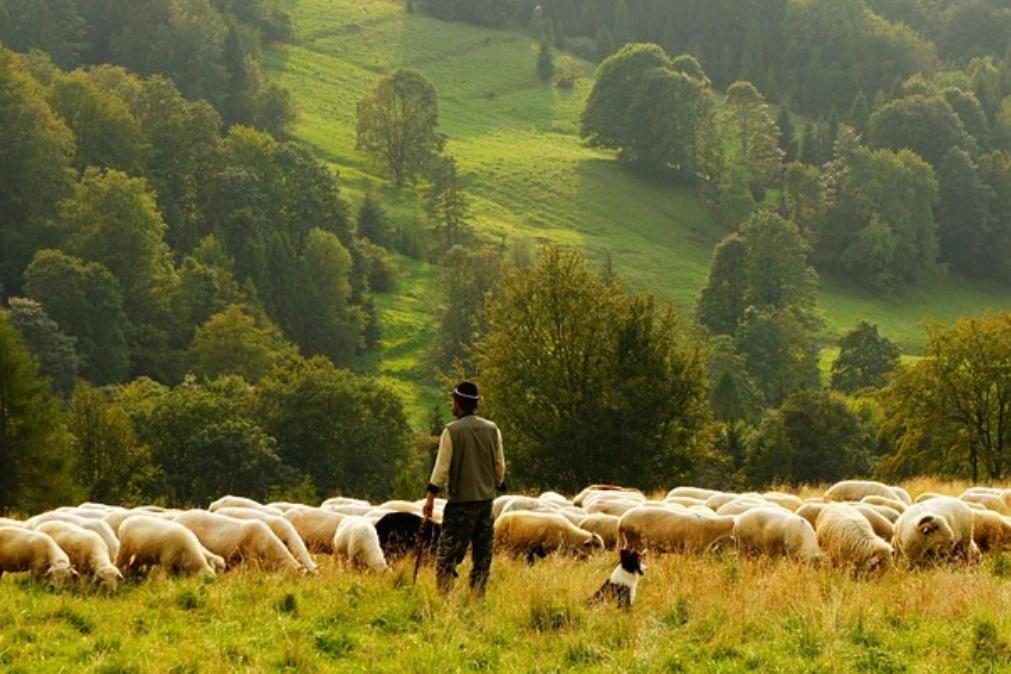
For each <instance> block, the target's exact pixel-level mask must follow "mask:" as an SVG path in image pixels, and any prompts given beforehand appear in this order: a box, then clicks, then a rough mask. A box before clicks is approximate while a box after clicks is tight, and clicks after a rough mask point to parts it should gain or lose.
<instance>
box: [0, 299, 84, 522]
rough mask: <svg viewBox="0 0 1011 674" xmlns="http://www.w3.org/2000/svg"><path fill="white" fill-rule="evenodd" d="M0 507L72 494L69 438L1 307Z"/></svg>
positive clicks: (34, 508)
mask: <svg viewBox="0 0 1011 674" xmlns="http://www.w3.org/2000/svg"><path fill="white" fill-rule="evenodd" d="M0 400H2V401H3V404H2V405H0V512H4V513H6V512H8V511H9V510H10V509H11V508H15V507H16V508H17V509H18V510H20V511H21V512H38V511H41V510H45V509H47V508H51V507H55V506H57V505H60V504H61V503H66V502H68V501H69V500H70V499H73V498H74V497H75V493H74V487H73V483H72V482H71V479H70V468H71V464H72V458H71V457H72V454H71V452H70V447H69V444H70V437H69V435H68V434H67V432H66V430H65V429H64V426H63V418H62V415H61V411H60V406H59V402H58V400H56V399H55V398H54V397H53V395H52V393H51V392H50V389H49V385H48V383H47V382H46V381H45V380H44V379H43V378H42V377H41V376H40V374H39V370H38V363H37V361H36V360H35V358H34V357H33V356H32V355H31V352H30V351H29V350H28V348H27V347H26V346H25V345H24V342H23V341H22V340H21V337H20V335H19V334H18V331H17V330H16V329H15V328H14V326H13V325H11V322H10V319H9V317H8V313H7V312H6V311H2V310H0Z"/></svg>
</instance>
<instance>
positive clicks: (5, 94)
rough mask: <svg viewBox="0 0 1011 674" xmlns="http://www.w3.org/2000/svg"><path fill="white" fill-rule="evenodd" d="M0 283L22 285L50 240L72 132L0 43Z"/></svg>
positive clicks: (10, 288)
mask: <svg viewBox="0 0 1011 674" xmlns="http://www.w3.org/2000/svg"><path fill="white" fill-rule="evenodd" d="M0 92H2V94H0V147H3V148H4V150H3V154H2V156H0V185H2V186H3V189H0V284H2V285H3V290H4V291H5V293H7V294H15V293H17V292H18V291H19V290H20V288H21V273H22V272H23V271H24V269H25V267H27V266H28V263H29V261H30V260H31V259H32V255H33V254H34V252H35V250H36V249H37V248H39V247H40V246H43V245H46V243H48V241H47V238H48V237H49V236H51V233H50V232H49V231H48V229H47V227H46V223H47V220H48V219H49V218H50V217H51V216H52V215H53V213H54V212H55V210H56V208H55V206H56V203H57V202H58V201H59V200H60V198H62V196H63V195H64V194H65V193H66V192H67V191H68V190H69V187H70V184H71V181H72V175H73V174H72V173H71V171H70V161H71V159H72V157H73V155H74V136H73V133H72V132H71V131H70V130H69V129H68V128H67V127H66V125H65V124H64V123H63V121H62V120H60V119H59V117H58V116H57V115H56V114H54V113H53V111H52V109H51V108H50V107H49V106H48V105H47V104H46V101H45V98H44V96H43V92H42V88H41V87H40V86H39V84H38V82H36V81H35V80H34V79H32V78H31V77H30V76H29V75H27V74H26V73H25V72H24V70H23V67H22V65H21V61H20V59H19V57H18V56H16V55H15V54H14V53H13V52H10V51H8V50H6V49H4V48H2V47H0Z"/></svg>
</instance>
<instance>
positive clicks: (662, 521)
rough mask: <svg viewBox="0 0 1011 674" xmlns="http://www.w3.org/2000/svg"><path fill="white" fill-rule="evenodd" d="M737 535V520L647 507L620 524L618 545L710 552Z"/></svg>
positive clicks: (622, 519)
mask: <svg viewBox="0 0 1011 674" xmlns="http://www.w3.org/2000/svg"><path fill="white" fill-rule="evenodd" d="M733 535H734V518H733V517H723V516H721V515H716V514H715V513H714V514H710V515H705V514H702V513H700V512H693V511H689V510H676V509H672V508H657V507H654V506H646V507H642V508H635V509H634V510H630V511H628V512H627V513H625V514H624V515H622V516H621V519H620V520H619V521H618V542H619V544H620V545H621V547H623V548H628V549H630V550H639V551H642V550H646V549H649V550H651V551H656V552H688V553H702V552H708V551H710V550H712V549H714V547H715V546H716V545H717V544H719V543H721V542H723V541H730V540H732V539H733Z"/></svg>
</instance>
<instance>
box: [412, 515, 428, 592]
mask: <svg viewBox="0 0 1011 674" xmlns="http://www.w3.org/2000/svg"><path fill="white" fill-rule="evenodd" d="M426 529H428V518H427V517H425V518H423V519H422V520H421V526H420V527H418V549H417V550H416V551H415V554H414V579H413V580H412V581H411V582H412V583H413V584H414V585H417V584H418V570H419V569H420V568H421V556H422V555H423V554H424V552H425V530H426Z"/></svg>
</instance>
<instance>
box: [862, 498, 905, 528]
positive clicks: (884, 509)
mask: <svg viewBox="0 0 1011 674" xmlns="http://www.w3.org/2000/svg"><path fill="white" fill-rule="evenodd" d="M859 505H863V506H866V507H868V508H872V509H873V510H874V512H876V513H877V514H879V515H881V516H882V517H884V518H885V519H886V520H888V521H889V522H891V523H892V524H895V520H897V519H899V515H901V514H902V513H904V512H905V511H906V508H907V507H908V506H905V505H904V506H903V508H902V510H895V509H894V508H890V507H888V506H886V505H876V504H874V503H868V502H866V501H860V504H859Z"/></svg>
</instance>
